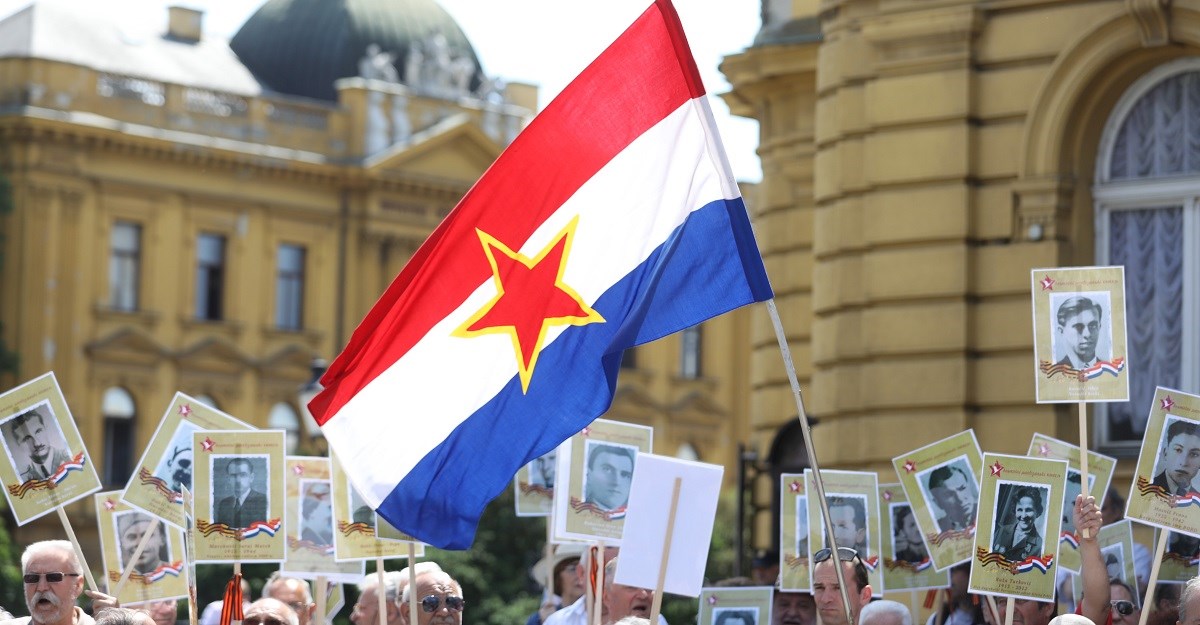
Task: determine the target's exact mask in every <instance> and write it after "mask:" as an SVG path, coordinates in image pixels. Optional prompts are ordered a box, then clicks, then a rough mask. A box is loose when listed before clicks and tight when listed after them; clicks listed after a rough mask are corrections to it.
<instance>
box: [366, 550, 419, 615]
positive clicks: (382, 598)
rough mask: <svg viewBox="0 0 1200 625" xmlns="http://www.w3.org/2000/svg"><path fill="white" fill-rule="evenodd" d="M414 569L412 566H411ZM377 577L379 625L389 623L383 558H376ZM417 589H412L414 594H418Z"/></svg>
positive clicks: (410, 568)
mask: <svg viewBox="0 0 1200 625" xmlns="http://www.w3.org/2000/svg"><path fill="white" fill-rule="evenodd" d="M409 570H412V567H411V566H410V567H409ZM375 578H376V581H377V584H378V585H376V586H375V598H376V599H378V601H377V603H378V606H379V625H387V584H385V583H384V581H383V558H382V557H379V558H375ZM416 592H417V589H416V588H413V589H412V594H416Z"/></svg>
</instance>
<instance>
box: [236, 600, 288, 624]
mask: <svg viewBox="0 0 1200 625" xmlns="http://www.w3.org/2000/svg"><path fill="white" fill-rule="evenodd" d="M272 602H274V603H277V604H279V605H281V606H283V615H284V616H286V617H287V622H288V625H300V616H299V615H298V614H296V611H295V610H293V609H292V606H290V605H288V604H287V603H284V602H283V601H280V600H278V599H276V598H274V597H263V598H262V599H259V600H258V601H255V602H254V603H251V604H250V605H248V606H246V611H245V613H246V614H249V613H250V611H251V610H253V609H254V608H255V607H257V606H261V605H269V604H270V603H272Z"/></svg>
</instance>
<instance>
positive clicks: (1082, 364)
mask: <svg viewBox="0 0 1200 625" xmlns="http://www.w3.org/2000/svg"><path fill="white" fill-rule="evenodd" d="M1101 296H1103V300H1101ZM1055 299H1056V298H1053V297H1052V298H1051V301H1052V302H1055ZM1106 304H1108V297H1107V294H1103V293H1097V294H1089V295H1088V296H1084V295H1070V296H1067V297H1065V298H1064V299H1060V300H1058V301H1057V302H1055V303H1053V304H1052V306H1053V307H1054V319H1053V322H1054V328H1053V331H1052V332H1051V333H1050V336H1051V337H1052V339H1051V342H1052V344H1053V345H1054V356H1055V358H1056V359H1057V362H1056V363H1055V364H1060V365H1069V366H1070V367H1071V368H1072V369H1075V370H1083V369H1087V368H1088V367H1091V366H1092V365H1094V364H1096V363H1097V362H1099V361H1100V360H1106V359H1108V358H1111V356H1112V355H1111V354H1109V353H1103V354H1102V353H1100V351H1099V349H1100V348H1101V346H1104V347H1105V349H1106V350H1111V346H1112V336H1111V328H1110V326H1109V324H1108V323H1107V321H1106V319H1105V318H1104V314H1105V308H1106V306H1105V305H1106ZM1104 333H1107V334H1108V335H1107V336H1102V334H1104ZM1102 338H1104V339H1106V340H1101V339H1102Z"/></svg>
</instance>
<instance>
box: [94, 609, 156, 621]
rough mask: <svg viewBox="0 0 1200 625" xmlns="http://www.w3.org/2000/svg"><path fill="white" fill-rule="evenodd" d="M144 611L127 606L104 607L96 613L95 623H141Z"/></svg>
mask: <svg viewBox="0 0 1200 625" xmlns="http://www.w3.org/2000/svg"><path fill="white" fill-rule="evenodd" d="M142 616H146V617H149V615H148V614H146V613H145V612H140V611H138V610H131V609H129V608H105V609H103V610H101V611H100V613H99V614H97V615H96V625H142V623H144V622H145V621H144V620H143V619H142Z"/></svg>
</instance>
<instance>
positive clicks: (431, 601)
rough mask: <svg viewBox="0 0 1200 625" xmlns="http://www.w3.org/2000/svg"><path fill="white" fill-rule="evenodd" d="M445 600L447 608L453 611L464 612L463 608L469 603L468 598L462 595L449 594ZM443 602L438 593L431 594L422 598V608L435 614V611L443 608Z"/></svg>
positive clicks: (427, 612) (428, 612)
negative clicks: (465, 598)
mask: <svg viewBox="0 0 1200 625" xmlns="http://www.w3.org/2000/svg"><path fill="white" fill-rule="evenodd" d="M444 601H445V604H446V609H447V610H450V611H451V612H462V610H463V608H464V607H466V605H467V602H466V600H464V599H463V598H462V597H456V596H454V595H449V596H447V597H446V598H445V600H444ZM442 603H443V599H442V598H441V597H438V596H437V595H429V596H427V597H425V598H423V599H421V609H422V610H424V611H425V613H426V614H433V613H434V612H437V611H438V610H440V609H442Z"/></svg>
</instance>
